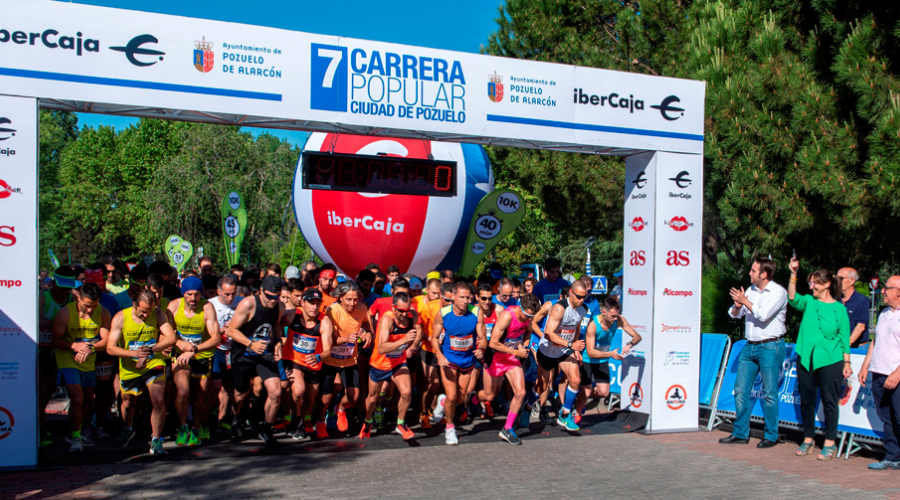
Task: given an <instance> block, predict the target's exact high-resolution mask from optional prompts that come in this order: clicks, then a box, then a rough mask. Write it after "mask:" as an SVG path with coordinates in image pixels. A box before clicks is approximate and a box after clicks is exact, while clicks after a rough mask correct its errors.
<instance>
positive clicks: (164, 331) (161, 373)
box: [106, 290, 175, 455]
mask: <svg viewBox="0 0 900 500" xmlns="http://www.w3.org/2000/svg"><path fill="white" fill-rule="evenodd" d="M171 321H173V320H172V318H171V317H170V316H169V313H168V311H166V310H165V309H160V308H159V307H157V306H156V297H155V296H154V295H153V292H151V291H150V290H141V291H139V292H138V293H137V295H136V296H135V298H134V302H133V303H132V307H129V308H128V309H125V310H123V311H119V312H118V313H117V314H116V315H115V317H114V318H113V319H112V324H111V327H110V332H109V341H108V343H107V346H106V351H107V352H108V353H109V354H110V355H112V356H116V357H118V358H119V388H120V389H121V394H122V420H123V421H124V423H125V427H124V428H123V429H122V432H121V434H119V437H118V439H117V440H116V442H117V444H118V445H119V446H120V447H125V446H128V443H130V442H131V440H132V439H134V437H135V436H136V435H137V433H136V432H135V431H134V429H132V424H133V423H134V415H135V413H136V412H137V402H138V396H140V395H141V394H143V392H144V388H147V390H148V391H149V392H150V403H151V404H152V406H153V410H152V412H151V414H150V426H151V430H152V433H153V439H152V441H151V442H150V454H151V455H160V454H165V453H166V451H165V450H164V449H163V438H162V432H163V424H165V421H166V406H165V389H166V384H165V381H166V372H165V370H164V366H165V363H164V362H163V355H162V352H163V351H164V350H166V349H169V348H170V347H172V346H173V345H175V330H174V329H173V328H172V325H171V324H170V322H171Z"/></svg>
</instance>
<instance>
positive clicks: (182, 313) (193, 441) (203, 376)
mask: <svg viewBox="0 0 900 500" xmlns="http://www.w3.org/2000/svg"><path fill="white" fill-rule="evenodd" d="M181 294H182V295H183V297H182V298H180V299H178V300H174V301H172V302H170V303H169V307H168V310H169V313H170V314H171V315H172V316H173V317H174V318H175V329H176V333H177V335H178V340H177V341H176V342H175V356H176V358H175V359H176V361H175V365H174V367H173V369H172V376H173V378H174V379H175V390H176V395H175V411H177V412H178V420H179V421H180V423H181V426H180V427H179V428H178V437H177V438H176V439H175V444H177V445H178V446H183V445H185V444H187V445H188V446H199V445H200V443H201V442H202V440H203V439H209V427H207V426H206V417H207V413H208V412H209V405H207V401H206V399H207V396H206V391H207V389H208V386H209V375H210V373H211V372H212V358H213V356H214V355H215V351H216V347H217V346H218V345H219V343H220V342H221V335H220V334H219V322H218V316H217V314H216V308H215V306H213V305H212V304H211V303H209V302H207V301H206V299H204V298H202V297H203V283H202V281H201V280H200V278H193V277H191V278H186V279H184V280H183V281H182V282H181ZM189 400H190V404H192V405H193V408H194V428H193V429H191V430H188V426H187V417H188V401H189Z"/></svg>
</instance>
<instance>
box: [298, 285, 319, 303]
mask: <svg viewBox="0 0 900 500" xmlns="http://www.w3.org/2000/svg"><path fill="white" fill-rule="evenodd" d="M303 300H304V301H306V302H309V301H311V300H322V292H321V291H320V290H319V289H318V288H307V289H306V290H304V291H303Z"/></svg>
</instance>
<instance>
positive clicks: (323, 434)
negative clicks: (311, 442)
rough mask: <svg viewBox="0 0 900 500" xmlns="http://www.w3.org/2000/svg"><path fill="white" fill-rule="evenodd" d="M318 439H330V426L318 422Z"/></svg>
mask: <svg viewBox="0 0 900 500" xmlns="http://www.w3.org/2000/svg"><path fill="white" fill-rule="evenodd" d="M316 438H317V439H328V426H327V425H325V422H316Z"/></svg>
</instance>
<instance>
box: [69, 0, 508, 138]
mask: <svg viewBox="0 0 900 500" xmlns="http://www.w3.org/2000/svg"><path fill="white" fill-rule="evenodd" d="M72 3H81V4H88V5H98V6H102V7H114V8H120V9H129V10H139V11H144V12H156V13H159V14H169V15H174V16H184V17H196V18H202V19H212V20H216V21H226V22H234V23H242V24H253V25H257V26H269V27H272V28H281V29H287V30H293V31H304V32H307V33H318V34H323V35H336V36H346V37H352V38H362V39H365V40H377V41H381V42H392V43H403V44H406V45H416V46H421V47H431V48H436V49H446V50H458V51H461V52H473V53H477V52H478V51H479V49H480V47H481V45H482V44H486V43H487V38H488V35H489V34H490V33H491V32H492V31H494V29H495V27H496V24H495V23H494V19H495V18H496V17H497V15H498V13H497V8H498V6H499V5H500V4H501V3H502V0H455V1H453V2H435V1H422V0H393V1H390V2H377V1H372V0H345V1H343V2H328V1H324V2H308V1H299V0H293V1H275V2H273V1H269V2H246V1H235V0H221V1H218V2H191V1H184V0H177V1H176V0H155V1H153V2H148V1H135V0H74V1H73V2H72ZM136 122H137V119H136V118H129V117H123V116H109V115H95V114H88V113H79V114H78V123H79V124H81V125H83V126H97V125H111V126H113V127H115V128H116V129H119V130H121V129H123V128H127V127H128V126H129V125H130V124H132V123H136ZM247 130H249V131H250V132H253V133H254V134H258V133H260V132H263V131H266V132H269V133H270V134H272V135H274V136H276V137H280V138H284V139H287V140H288V141H289V142H291V143H293V144H298V145H302V144H303V143H304V142H305V141H306V133H304V132H297V131H285V130H268V129H258V128H249V129H247Z"/></svg>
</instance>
